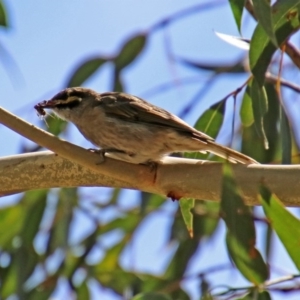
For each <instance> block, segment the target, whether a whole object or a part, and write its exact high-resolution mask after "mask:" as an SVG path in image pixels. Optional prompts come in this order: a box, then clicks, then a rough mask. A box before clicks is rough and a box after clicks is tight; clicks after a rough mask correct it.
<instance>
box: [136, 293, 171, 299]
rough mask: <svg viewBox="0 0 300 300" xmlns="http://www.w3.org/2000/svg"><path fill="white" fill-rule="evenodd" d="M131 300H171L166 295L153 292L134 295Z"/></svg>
mask: <svg viewBox="0 0 300 300" xmlns="http://www.w3.org/2000/svg"><path fill="white" fill-rule="evenodd" d="M132 300H172V298H171V297H170V296H169V295H168V294H163V293H155V292H153V293H142V294H138V295H135V296H134V297H133V298H132Z"/></svg>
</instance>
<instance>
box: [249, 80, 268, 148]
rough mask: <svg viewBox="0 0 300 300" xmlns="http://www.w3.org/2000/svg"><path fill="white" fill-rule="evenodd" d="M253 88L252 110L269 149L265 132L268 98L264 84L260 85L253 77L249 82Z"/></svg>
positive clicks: (258, 129) (260, 135)
mask: <svg viewBox="0 0 300 300" xmlns="http://www.w3.org/2000/svg"><path fill="white" fill-rule="evenodd" d="M249 87H250V89H251V99H252V111H253V116H254V122H255V127H256V129H257V132H258V134H259V137H260V138H261V139H262V141H263V144H264V148H265V149H269V142H268V138H267V136H266V132H265V127H264V126H265V125H264V115H265V114H266V113H267V111H268V98H267V93H266V90H265V87H264V86H262V87H261V86H260V85H259V84H258V82H257V80H255V79H253V80H252V82H251V83H249Z"/></svg>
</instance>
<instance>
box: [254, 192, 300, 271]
mask: <svg viewBox="0 0 300 300" xmlns="http://www.w3.org/2000/svg"><path fill="white" fill-rule="evenodd" d="M260 201H261V203H262V205H263V209H264V212H265V214H266V216H267V218H268V220H269V222H270V224H271V226H272V228H273V229H274V230H275V232H276V233H277V235H278V237H279V239H280V240H281V242H282V244H283V246H284V247H285V249H286V251H287V252H288V254H289V256H290V258H291V259H292V261H293V262H294V264H295V265H296V267H297V269H298V270H300V256H299V252H300V242H299V241H300V220H299V219H297V218H296V217H295V216H293V215H292V214H291V213H290V212H289V211H288V210H287V209H286V208H285V207H284V205H283V204H282V203H281V202H280V200H279V199H278V197H277V196H276V195H275V194H273V193H272V192H271V191H270V190H269V189H268V188H267V187H265V186H261V188H260Z"/></svg>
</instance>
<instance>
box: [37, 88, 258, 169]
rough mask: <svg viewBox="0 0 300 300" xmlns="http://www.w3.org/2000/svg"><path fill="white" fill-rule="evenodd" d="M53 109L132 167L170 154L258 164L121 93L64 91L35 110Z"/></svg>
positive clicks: (95, 143)
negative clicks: (210, 155) (201, 154)
mask: <svg viewBox="0 0 300 300" xmlns="http://www.w3.org/2000/svg"><path fill="white" fill-rule="evenodd" d="M45 108H49V109H52V110H53V111H54V112H55V113H56V114H57V115H58V116H59V117H60V118H62V119H65V120H67V121H70V122H72V123H74V124H75V126H76V127H77V128H78V130H79V131H80V132H81V133H82V135H83V136H84V137H85V138H86V139H87V140H89V141H90V142H92V143H93V144H94V145H95V146H97V147H100V148H101V152H103V153H109V154H110V156H111V157H113V158H115V159H119V160H123V161H127V162H130V163H134V164H147V163H151V162H158V161H160V160H161V159H162V158H163V157H164V156H166V155H168V154H171V153H173V152H198V151H201V152H203V151H204V152H206V151H208V152H211V153H213V154H216V155H218V156H220V157H223V158H225V159H228V160H229V161H230V162H239V163H243V164H257V162H256V161H255V160H254V159H252V158H251V157H249V156H246V155H244V154H242V153H240V152H238V151H235V150H232V149H230V148H227V147H225V146H222V145H220V144H218V143H216V142H215V141H214V139H213V138H211V137H210V136H208V135H206V134H204V133H202V132H200V131H198V130H196V129H194V128H193V127H191V126H189V125H188V124H187V123H185V122H184V121H183V120H181V119H180V118H178V117H176V116H175V115H173V114H171V113H170V112H168V111H166V110H164V109H162V108H160V107H157V106H154V105H152V104H150V103H148V102H146V101H145V100H143V99H141V98H139V97H136V96H132V95H129V94H125V93H118V92H108V93H97V92H95V91H93V90H91V89H87V88H81V87H75V88H67V89H65V90H63V91H61V92H60V93H58V94H57V95H55V96H54V97H53V98H52V99H51V100H48V101H43V102H40V103H38V104H37V105H36V106H35V109H36V110H37V112H38V113H39V114H40V115H45V114H46V113H45V111H44V109H45Z"/></svg>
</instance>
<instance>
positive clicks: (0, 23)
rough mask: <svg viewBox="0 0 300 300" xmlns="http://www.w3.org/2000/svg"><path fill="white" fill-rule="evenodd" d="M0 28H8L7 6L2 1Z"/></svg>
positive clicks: (0, 2)
mask: <svg viewBox="0 0 300 300" xmlns="http://www.w3.org/2000/svg"><path fill="white" fill-rule="evenodd" d="M0 26H4V27H8V24H7V15H6V11H5V6H4V4H3V2H2V1H0Z"/></svg>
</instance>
